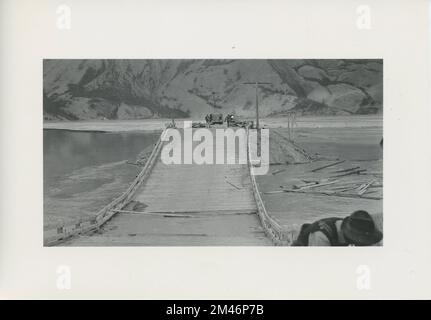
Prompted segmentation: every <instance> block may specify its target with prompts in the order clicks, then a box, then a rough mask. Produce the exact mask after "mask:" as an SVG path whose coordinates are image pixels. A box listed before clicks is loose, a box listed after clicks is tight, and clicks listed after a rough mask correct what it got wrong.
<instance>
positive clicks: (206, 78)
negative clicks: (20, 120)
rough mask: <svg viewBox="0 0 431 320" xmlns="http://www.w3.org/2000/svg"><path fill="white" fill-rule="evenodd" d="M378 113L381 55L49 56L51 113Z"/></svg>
mask: <svg viewBox="0 0 431 320" xmlns="http://www.w3.org/2000/svg"><path fill="white" fill-rule="evenodd" d="M250 81H263V82H269V83H271V84H270V85H264V86H262V87H261V88H260V89H259V105H260V111H261V113H262V116H267V115H279V114H283V112H286V111H288V110H290V109H294V110H296V111H298V112H301V113H310V114H356V113H376V112H380V111H381V108H382V97H383V62H382V60H340V59H339V60H166V59H165V60H44V88H43V91H44V92H43V97H44V118H45V119H48V120H49V119H65V120H78V119H138V118H152V117H189V116H190V117H193V118H201V117H202V116H203V115H204V114H206V113H208V112H212V111H213V110H214V105H215V110H218V111H220V112H223V113H226V112H232V111H234V112H235V113H237V114H238V115H241V116H252V115H253V114H254V105H255V89H254V86H252V85H246V84H244V82H250Z"/></svg>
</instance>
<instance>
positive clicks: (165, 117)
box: [43, 59, 383, 246]
mask: <svg viewBox="0 0 431 320" xmlns="http://www.w3.org/2000/svg"><path fill="white" fill-rule="evenodd" d="M43 80H44V82H43V118H44V119H43V120H44V132H43V143H44V241H45V245H47V246H271V245H280V246H381V245H382V244H383V60H382V59H295V60H293V59H292V60H271V59H268V60H265V59H259V60H249V59H237V60H235V59H232V60H227V59H220V60H216V59H199V60H198V59H181V60H169V59H164V60H158V59H152V60H148V59H147V60H145V59H142V60H92V59H89V60H67V59H59V60H44V62H43Z"/></svg>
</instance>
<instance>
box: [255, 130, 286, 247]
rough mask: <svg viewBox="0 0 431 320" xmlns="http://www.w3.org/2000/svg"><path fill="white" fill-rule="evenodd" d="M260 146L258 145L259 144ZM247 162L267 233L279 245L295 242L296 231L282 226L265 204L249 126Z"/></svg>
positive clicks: (259, 213) (260, 216)
mask: <svg viewBox="0 0 431 320" xmlns="http://www.w3.org/2000/svg"><path fill="white" fill-rule="evenodd" d="M257 147H258V146H257ZM247 163H248V167H249V171H250V178H251V184H252V189H253V195H254V199H255V201H256V205H257V214H258V216H259V219H260V222H261V224H262V227H263V230H264V231H265V234H266V235H267V236H268V237H269V238H270V239H271V241H272V242H273V243H274V244H275V245H278V246H289V245H292V243H293V240H294V239H293V238H294V231H293V230H292V229H291V228H289V227H286V226H282V225H281V224H280V223H279V222H278V221H277V220H275V219H274V218H273V217H271V216H270V215H269V214H268V212H267V211H266V208H265V204H264V202H263V200H262V197H261V196H260V192H259V188H258V186H257V183H256V178H255V174H254V167H253V166H254V164H253V163H254V162H253V161H252V154H251V146H250V137H249V129H248V128H247Z"/></svg>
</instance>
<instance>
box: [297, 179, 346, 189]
mask: <svg viewBox="0 0 431 320" xmlns="http://www.w3.org/2000/svg"><path fill="white" fill-rule="evenodd" d="M337 182H338V180H334V181H329V182H323V183H312V184H309V185H308V184H307V185H304V186H301V187H299V188H298V190H303V189H311V188H317V187H323V186H327V185H329V184H334V183H337Z"/></svg>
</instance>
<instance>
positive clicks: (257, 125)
mask: <svg viewBox="0 0 431 320" xmlns="http://www.w3.org/2000/svg"><path fill="white" fill-rule="evenodd" d="M244 84H252V85H254V86H255V88H256V129H259V96H258V89H259V86H260V85H263V84H272V83H271V82H257V81H256V82H244Z"/></svg>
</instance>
